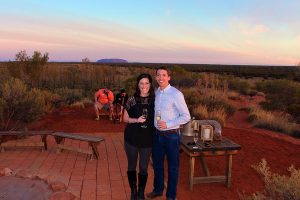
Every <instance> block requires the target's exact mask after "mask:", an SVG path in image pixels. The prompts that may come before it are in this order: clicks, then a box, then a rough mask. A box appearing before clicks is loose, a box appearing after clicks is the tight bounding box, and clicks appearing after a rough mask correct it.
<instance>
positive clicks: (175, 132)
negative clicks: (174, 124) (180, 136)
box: [156, 128, 179, 135]
mask: <svg viewBox="0 0 300 200" xmlns="http://www.w3.org/2000/svg"><path fill="white" fill-rule="evenodd" d="M178 131H179V128H176V129H170V130H166V131H161V130H158V129H156V132H157V133H158V134H159V135H167V134H177V133H178Z"/></svg>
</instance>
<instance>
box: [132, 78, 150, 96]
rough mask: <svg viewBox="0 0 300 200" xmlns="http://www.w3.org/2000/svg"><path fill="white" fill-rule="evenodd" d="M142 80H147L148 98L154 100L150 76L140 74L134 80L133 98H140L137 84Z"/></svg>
mask: <svg viewBox="0 0 300 200" xmlns="http://www.w3.org/2000/svg"><path fill="white" fill-rule="evenodd" d="M143 78H147V79H148V80H149V83H150V89H149V97H150V98H151V99H154V88H153V85H152V77H151V75H150V74H140V75H139V76H138V77H137V79H136V85H135V93H134V96H135V97H140V95H141V91H140V88H139V82H140V80H141V79H143Z"/></svg>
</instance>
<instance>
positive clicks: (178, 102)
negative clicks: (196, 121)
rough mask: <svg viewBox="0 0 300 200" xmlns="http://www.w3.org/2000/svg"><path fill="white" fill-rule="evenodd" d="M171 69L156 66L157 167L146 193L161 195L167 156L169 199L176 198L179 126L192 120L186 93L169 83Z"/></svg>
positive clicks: (155, 137)
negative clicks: (151, 189) (152, 182)
mask: <svg viewBox="0 0 300 200" xmlns="http://www.w3.org/2000/svg"><path fill="white" fill-rule="evenodd" d="M170 79H171V77H170V71H168V69H167V68H165V67H160V68H158V69H157V70H156V81H157V83H158V85H159V88H158V89H157V90H156V91H155V116H156V120H155V122H154V126H155V127H156V130H155V133H154V138H153V146H152V159H153V168H154V184H153V186H154V189H153V191H152V192H151V193H150V194H148V195H147V196H148V197H149V198H151V199H153V198H155V197H158V196H162V194H163V190H164V159H165V156H166V157H167V162H168V187H167V193H166V196H167V200H171V199H173V200H174V199H176V193H177V183H178V168H179V148H180V135H179V134H180V133H179V126H180V125H181V124H185V123H187V122H188V121H190V118H191V116H190V112H189V110H188V107H187V105H186V102H185V100H184V96H183V94H182V93H181V92H180V91H179V90H177V89H176V88H174V87H172V86H171V85H170V84H169V81H170Z"/></svg>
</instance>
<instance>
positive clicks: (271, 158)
mask: <svg viewBox="0 0 300 200" xmlns="http://www.w3.org/2000/svg"><path fill="white" fill-rule="evenodd" d="M93 119H94V116H93V108H92V107H88V108H87V109H83V110H71V111H70V110H68V109H66V110H62V111H60V112H58V113H53V114H52V115H49V116H46V117H45V118H44V119H42V120H41V121H38V122H37V123H35V124H34V125H33V126H31V127H30V128H31V129H32V130H54V131H63V132H77V133H89V134H95V135H99V136H102V137H104V138H105V141H104V142H102V143H101V144H100V145H99V146H98V150H99V153H100V156H101V158H100V159H99V160H89V158H88V156H87V155H85V154H82V153H76V152H72V151H63V152H62V153H59V154H57V153H56V144H55V141H54V138H53V137H51V136H49V137H48V139H47V140H48V143H49V149H48V150H47V151H44V152H41V151H40V150H39V149H33V148H26V149H25V148H19V149H17V150H7V151H5V152H3V153H0V168H4V167H9V168H11V169H12V170H21V169H24V170H27V171H29V172H30V173H32V174H33V175H39V176H40V177H43V178H45V179H47V180H58V181H62V182H63V183H65V184H66V185H67V191H69V192H72V193H73V194H74V195H76V196H78V197H80V198H81V199H88V200H94V199H101V200H106V199H107V200H112V199H122V200H125V199H129V195H130V189H129V185H128V182H127V174H126V171H127V170H126V168H127V160H126V156H125V152H124V148H123V133H122V131H123V130H124V127H125V124H123V123H121V124H118V125H116V124H112V123H111V122H110V121H108V120H105V119H103V120H100V121H95V120H93ZM238 119H239V118H237V119H236V120H235V121H236V123H238V122H239V121H238ZM109 132H110V133H109ZM223 135H224V136H225V137H228V138H230V139H232V140H233V141H235V142H236V143H238V144H240V145H241V146H242V150H241V151H240V153H239V154H238V155H236V156H234V158H233V168H232V179H231V180H232V185H231V187H230V188H226V187H225V186H224V184H223V183H210V184H197V185H195V186H194V190H193V192H190V191H189V189H188V176H189V160H188V157H187V156H186V155H185V154H181V155H180V168H179V183H178V200H182V199H185V200H188V199H191V200H224V199H225V200H226V199H228V200H238V199H239V196H238V193H242V192H244V191H245V192H246V194H250V193H253V192H255V191H261V190H262V189H263V183H262V181H261V179H260V177H259V176H258V174H257V173H256V172H255V171H254V170H253V169H252V168H251V165H253V164H257V163H258V162H259V161H260V160H261V159H262V158H265V159H266V160H267V161H268V163H269V165H270V167H271V170H272V171H274V172H277V173H285V174H287V171H286V169H287V167H289V166H290V165H291V164H293V165H294V166H295V167H296V168H299V167H300V154H299V152H300V145H299V144H300V142H299V140H297V139H293V138H291V137H289V136H285V135H280V136H281V137H277V136H278V135H279V134H277V133H276V137H274V135H275V133H272V134H270V133H269V132H267V131H260V132H258V131H257V130H252V129H251V130H250V129H236V128H234V127H230V128H223ZM282 138H284V140H283V139H282ZM39 139H40V138H39V137H37V138H36V137H34V138H33V140H35V141H36V140H39ZM66 143H67V144H69V145H72V146H75V147H78V146H80V147H82V148H87V143H86V142H80V141H76V140H68V139H67V140H66ZM275 153H276V155H274V154H275ZM278 158H280V159H278ZM207 163H208V166H209V168H210V171H211V173H212V175H219V174H220V175H222V174H223V173H224V172H225V158H222V157H211V158H207ZM195 170H196V171H195V174H196V175H199V174H202V173H203V172H202V169H201V167H200V164H199V160H197V161H196V166H195ZM148 172H149V179H148V180H149V181H148V183H147V186H146V192H150V191H151V190H152V185H153V170H152V169H151V166H149V170H148ZM161 199H165V197H161V198H158V199H157V200H161Z"/></svg>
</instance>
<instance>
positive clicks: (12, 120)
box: [0, 78, 45, 130]
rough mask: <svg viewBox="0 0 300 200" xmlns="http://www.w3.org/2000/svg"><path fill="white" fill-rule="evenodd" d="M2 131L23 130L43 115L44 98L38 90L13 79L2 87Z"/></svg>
mask: <svg viewBox="0 0 300 200" xmlns="http://www.w3.org/2000/svg"><path fill="white" fill-rule="evenodd" d="M0 94H1V96H0V99H1V100H0V104H1V105H0V107H1V109H0V112H1V113H0V116H1V124H0V125H1V129H2V130H15V129H19V128H22V126H23V125H24V123H27V122H31V121H34V120H35V119H37V118H38V117H39V116H41V115H42V114H43V111H44V106H45V102H44V96H43V93H42V92H41V91H40V90H38V89H30V90H29V89H28V88H27V87H26V85H25V84H24V83H23V82H22V81H20V80H19V79H15V78H12V79H10V80H9V81H7V82H5V83H3V84H2V85H1V86H0Z"/></svg>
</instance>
